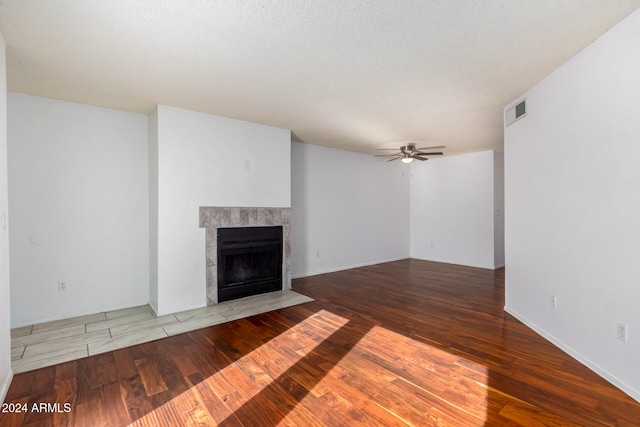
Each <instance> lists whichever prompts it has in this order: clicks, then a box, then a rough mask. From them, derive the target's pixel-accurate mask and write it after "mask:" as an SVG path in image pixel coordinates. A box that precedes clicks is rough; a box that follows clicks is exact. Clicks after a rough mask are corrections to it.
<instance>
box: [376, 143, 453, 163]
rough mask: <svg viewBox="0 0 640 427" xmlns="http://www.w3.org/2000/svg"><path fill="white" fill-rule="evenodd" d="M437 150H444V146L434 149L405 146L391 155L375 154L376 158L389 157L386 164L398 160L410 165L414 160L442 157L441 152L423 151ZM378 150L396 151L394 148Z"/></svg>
mask: <svg viewBox="0 0 640 427" xmlns="http://www.w3.org/2000/svg"><path fill="white" fill-rule="evenodd" d="M437 148H444V145H438V146H436V147H421V148H418V147H416V145H415V144H406V145H403V146H401V147H400V148H399V150H400V151H398V152H397V153H393V154H376V157H389V160H387V161H388V162H392V161H394V160H398V159H400V161H402V162H403V163H411V162H413V161H414V160H421V161H425V160H429V159H428V158H427V157H425V156H442V152H441V151H433V152H426V151H423V150H434V149H437ZM378 150H396V149H395V148H378Z"/></svg>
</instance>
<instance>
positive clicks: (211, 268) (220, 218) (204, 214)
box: [200, 206, 291, 305]
mask: <svg viewBox="0 0 640 427" xmlns="http://www.w3.org/2000/svg"><path fill="white" fill-rule="evenodd" d="M270 225H281V226H282V239H283V242H282V243H283V245H282V246H283V248H282V250H283V253H282V260H283V263H282V289H291V208H246V207H244V208H234V207H217V206H201V207H200V228H204V229H205V230H206V247H205V251H206V257H207V305H215V304H217V303H218V253H217V238H218V237H217V232H218V228H226V227H265V226H270Z"/></svg>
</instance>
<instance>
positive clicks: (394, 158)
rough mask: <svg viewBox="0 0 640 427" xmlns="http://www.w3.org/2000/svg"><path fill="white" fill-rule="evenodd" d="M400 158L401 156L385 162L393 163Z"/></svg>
mask: <svg viewBox="0 0 640 427" xmlns="http://www.w3.org/2000/svg"><path fill="white" fill-rule="evenodd" d="M401 158H402V156H398V157H394V158H393V159H389V160H387V162H393V161H394V160H398V159H401Z"/></svg>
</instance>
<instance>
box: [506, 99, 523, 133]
mask: <svg viewBox="0 0 640 427" xmlns="http://www.w3.org/2000/svg"><path fill="white" fill-rule="evenodd" d="M526 115H527V100H526V99H523V100H522V101H520V102H519V103H517V104H516V105H514V106H513V107H511V108H509V109H508V110H507V111H506V112H505V114H504V121H505V124H506V125H507V126H509V125H511V124H513V123H514V122H516V121H518V120H520V119H521V118H523V117H524V116H526Z"/></svg>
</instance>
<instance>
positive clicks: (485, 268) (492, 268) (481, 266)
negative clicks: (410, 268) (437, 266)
mask: <svg viewBox="0 0 640 427" xmlns="http://www.w3.org/2000/svg"><path fill="white" fill-rule="evenodd" d="M411 258H413V259H419V260H420V261H431V262H440V263H442V264H450V265H461V266H463V267H472V268H482V269H484V270H496V269H498V268H500V267H497V266H493V265H491V266H487V265H477V264H462V263H459V262H453V261H443V260H441V259H428V258H418V257H414V256H412V257H411ZM503 267H504V266H503Z"/></svg>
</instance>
